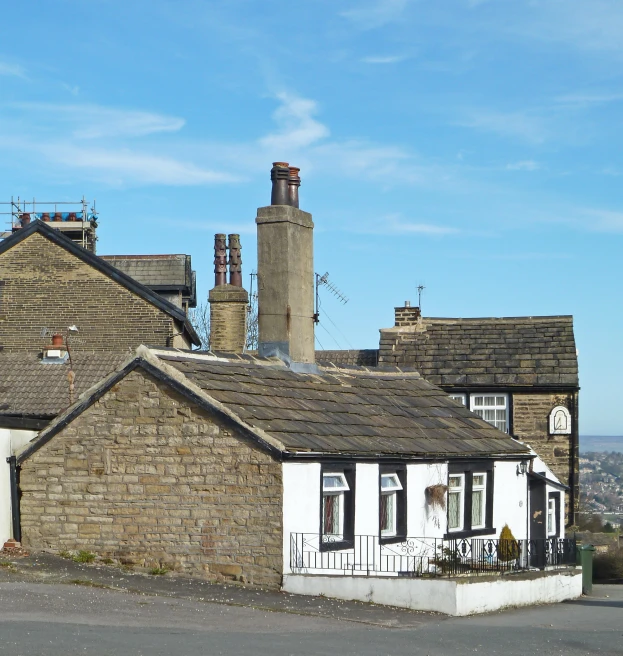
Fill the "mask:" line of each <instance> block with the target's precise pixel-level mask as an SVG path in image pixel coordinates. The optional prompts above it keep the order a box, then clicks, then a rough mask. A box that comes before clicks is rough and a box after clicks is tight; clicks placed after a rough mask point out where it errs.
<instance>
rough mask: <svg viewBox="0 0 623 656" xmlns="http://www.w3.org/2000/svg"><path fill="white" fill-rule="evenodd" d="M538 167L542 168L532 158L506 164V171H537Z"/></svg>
mask: <svg viewBox="0 0 623 656" xmlns="http://www.w3.org/2000/svg"><path fill="white" fill-rule="evenodd" d="M540 168H542V167H541V165H540V164H539V163H538V162H535V161H534V160H532V159H526V160H522V161H520V162H512V163H510V164H507V165H506V170H507V171H538V170H539V169H540Z"/></svg>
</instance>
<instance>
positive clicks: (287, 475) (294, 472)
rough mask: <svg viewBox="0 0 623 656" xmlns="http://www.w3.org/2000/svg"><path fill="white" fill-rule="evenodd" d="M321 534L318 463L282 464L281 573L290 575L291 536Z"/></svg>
mask: <svg viewBox="0 0 623 656" xmlns="http://www.w3.org/2000/svg"><path fill="white" fill-rule="evenodd" d="M319 530H320V463H317V462H303V463H299V462H284V463H283V571H284V573H286V572H289V571H290V534H291V533H318V531H319Z"/></svg>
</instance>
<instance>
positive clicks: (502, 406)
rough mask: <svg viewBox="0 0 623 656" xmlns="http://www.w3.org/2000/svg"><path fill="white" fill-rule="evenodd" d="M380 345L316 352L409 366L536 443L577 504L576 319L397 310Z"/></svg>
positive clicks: (572, 509) (340, 359)
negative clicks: (463, 316) (445, 315)
mask: <svg viewBox="0 0 623 656" xmlns="http://www.w3.org/2000/svg"><path fill="white" fill-rule="evenodd" d="M380 332H381V336H380V345H379V349H378V350H377V349H367V350H359V351H357V350H351V351H318V352H317V353H316V357H317V359H318V360H319V361H321V362H334V363H341V364H346V363H350V364H364V365H367V366H377V365H378V366H387V365H391V366H399V367H402V366H408V367H414V368H416V369H417V370H418V371H419V372H420V373H421V374H422V376H423V377H424V378H426V380H428V381H430V382H431V383H433V384H435V385H438V386H439V387H441V388H442V389H443V390H445V391H446V392H447V393H448V394H449V395H450V396H451V397H452V398H453V399H455V400H457V401H459V402H460V403H462V404H463V405H465V406H467V407H468V408H470V410H472V411H473V412H475V413H476V414H478V415H480V416H481V417H483V418H484V419H485V420H486V421H488V422H490V423H491V424H492V425H493V426H496V427H497V428H499V429H500V430H502V431H504V432H505V433H508V434H510V435H512V436H513V437H516V438H517V439H519V440H522V441H524V442H526V443H527V444H530V446H531V447H532V448H534V450H535V451H536V452H537V453H538V454H539V456H540V457H541V458H542V459H543V461H544V462H545V463H546V464H547V465H548V467H550V468H551V470H552V471H553V472H554V473H555V475H556V476H557V477H558V478H559V479H560V480H561V481H563V482H564V483H565V484H566V485H568V486H569V495H568V505H567V516H566V523H567V525H572V524H574V523H575V517H576V513H577V509H578V501H579V460H578V458H579V451H578V448H579V447H578V442H579V436H578V396H579V389H580V388H579V381H578V360H577V350H576V345H575V339H574V335H573V318H572V317H571V316H544V317H501V318H493V317H492V318H467V319H447V318H431V317H422V316H421V314H420V309H419V308H418V307H411V306H410V305H409V304H405V305H404V306H403V307H397V308H396V310H395V325H394V327H392V328H382V329H381V331H380Z"/></svg>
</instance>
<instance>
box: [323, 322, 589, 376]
mask: <svg viewBox="0 0 623 656" xmlns="http://www.w3.org/2000/svg"><path fill="white" fill-rule="evenodd" d="M332 353H333V354H334V356H333V357H334V358H335V359H336V360H338V359H339V355H337V353H339V352H335V351H333V352H332ZM344 353H347V352H344ZM370 357H372V356H370ZM378 359H379V364H381V365H382V364H386V363H391V364H395V365H398V366H403V365H408V366H411V367H414V368H415V369H416V370H417V371H419V372H420V373H421V374H422V376H423V377H424V378H426V379H427V380H430V381H431V382H433V383H435V384H441V385H448V386H449V385H457V386H460V385H465V384H472V385H488V384H491V385H504V386H511V385H535V384H543V385H549V386H556V385H575V386H577V385H578V361H577V355H576V345H575V339H574V336H573V317H571V316H551V317H506V318H478V319H444V318H422V319H421V320H420V321H419V322H418V323H417V324H413V325H409V326H400V327H394V328H387V329H382V330H381V339H380V348H379V351H378ZM455 371H456V372H458V373H460V374H463V375H464V376H465V378H458V377H457V378H456V379H455V380H453V379H452V373H453V372H455Z"/></svg>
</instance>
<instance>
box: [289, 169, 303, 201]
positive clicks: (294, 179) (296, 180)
mask: <svg viewBox="0 0 623 656" xmlns="http://www.w3.org/2000/svg"><path fill="white" fill-rule="evenodd" d="M300 170H301V169H297V168H296V166H291V167H290V177H289V178H288V205H291V206H292V207H298V206H299V187H300V186H301V178H300V177H299V171H300Z"/></svg>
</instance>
